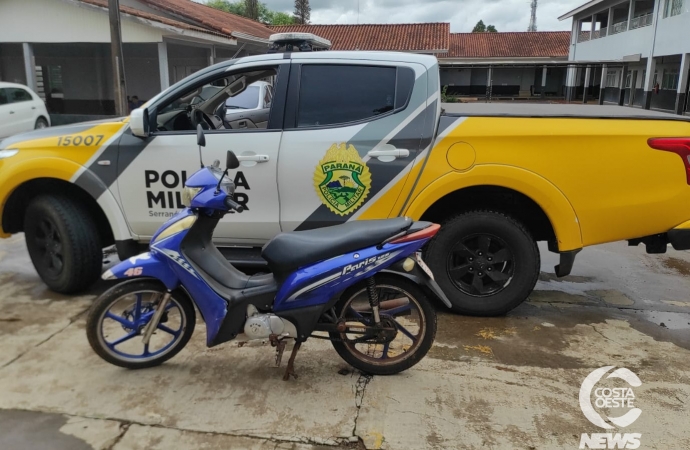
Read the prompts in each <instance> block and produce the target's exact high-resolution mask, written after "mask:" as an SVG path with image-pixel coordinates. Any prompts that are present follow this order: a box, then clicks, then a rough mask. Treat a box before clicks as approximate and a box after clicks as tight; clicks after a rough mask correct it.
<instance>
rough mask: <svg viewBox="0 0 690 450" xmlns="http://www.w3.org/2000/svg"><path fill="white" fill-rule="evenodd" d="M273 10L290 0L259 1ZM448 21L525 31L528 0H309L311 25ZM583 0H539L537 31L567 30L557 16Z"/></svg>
mask: <svg viewBox="0 0 690 450" xmlns="http://www.w3.org/2000/svg"><path fill="white" fill-rule="evenodd" d="M260 1H263V2H264V3H266V5H267V6H268V7H269V8H270V9H273V10H275V11H283V12H292V10H293V7H294V0H260ZM358 1H359V23H409V22H450V29H451V31H452V32H454V33H461V32H470V31H472V28H474V25H475V24H476V23H477V22H478V21H479V20H483V21H484V23H485V24H486V25H489V24H492V25H495V26H496V28H497V29H498V31H527V26H528V25H529V18H530V3H531V1H530V0H311V1H310V4H311V22H312V23H314V24H333V23H339V24H345V23H358V22H357V3H358ZM586 2H587V0H539V6H538V8H537V29H538V30H539V31H557V30H570V27H571V23H572V22H571V20H570V19H567V20H564V21H563V22H559V21H558V17H559V16H561V15H563V14H565V13H567V12H568V11H570V10H572V9H575V8H576V7H578V6H580V5H582V4H584V3H586Z"/></svg>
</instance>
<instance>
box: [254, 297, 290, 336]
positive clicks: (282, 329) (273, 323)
mask: <svg viewBox="0 0 690 450" xmlns="http://www.w3.org/2000/svg"><path fill="white" fill-rule="evenodd" d="M247 316H248V317H247V321H246V322H245V323H244V334H245V335H246V336H247V338H249V339H250V340H253V339H268V337H269V336H270V335H272V334H275V335H278V336H289V337H296V336H297V330H296V329H295V326H294V325H293V324H292V323H291V322H288V321H287V320H284V319H281V318H280V317H278V316H276V315H275V314H270V313H268V314H260V313H259V311H258V310H257V309H256V308H255V307H254V306H253V305H249V306H248V307H247Z"/></svg>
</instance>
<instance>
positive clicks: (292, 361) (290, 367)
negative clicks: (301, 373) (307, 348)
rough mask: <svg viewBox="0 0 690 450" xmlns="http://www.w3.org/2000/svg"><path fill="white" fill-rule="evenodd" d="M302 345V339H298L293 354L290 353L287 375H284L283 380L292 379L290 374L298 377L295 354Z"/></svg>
mask: <svg viewBox="0 0 690 450" xmlns="http://www.w3.org/2000/svg"><path fill="white" fill-rule="evenodd" d="M301 346H302V343H301V342H300V341H296V342H295V346H294V347H292V354H291V355H290V359H289V360H288V363H287V368H286V369H285V375H283V381H288V380H289V379H290V375H292V376H293V377H294V378H295V379H297V374H296V373H295V356H297V351H298V350H299V348H300V347H301Z"/></svg>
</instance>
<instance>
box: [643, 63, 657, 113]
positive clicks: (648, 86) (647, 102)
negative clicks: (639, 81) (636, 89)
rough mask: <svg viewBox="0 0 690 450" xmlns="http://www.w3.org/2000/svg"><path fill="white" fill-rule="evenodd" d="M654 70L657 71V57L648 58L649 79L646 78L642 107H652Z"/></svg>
mask: <svg viewBox="0 0 690 450" xmlns="http://www.w3.org/2000/svg"><path fill="white" fill-rule="evenodd" d="M654 71H656V58H653V57H652V56H650V57H649V58H647V79H646V80H644V96H643V97H642V107H643V108H644V109H649V108H651V107H652V94H653V92H652V90H653V89H654Z"/></svg>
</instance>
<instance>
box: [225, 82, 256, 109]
mask: <svg viewBox="0 0 690 450" xmlns="http://www.w3.org/2000/svg"><path fill="white" fill-rule="evenodd" d="M225 106H226V107H227V108H228V109H253V108H256V107H257V106H259V86H249V87H247V89H245V90H244V91H242V92H240V93H239V94H237V95H236V96H234V97H229V98H228V99H227V100H226V101H225Z"/></svg>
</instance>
